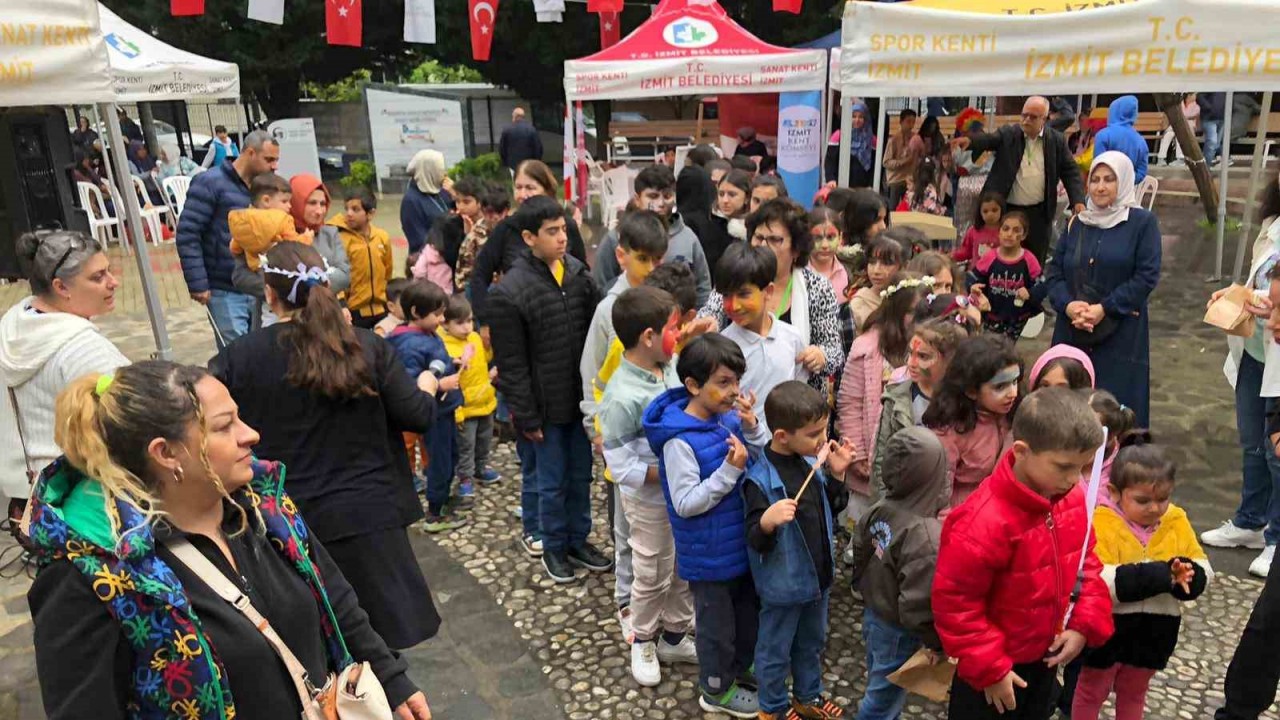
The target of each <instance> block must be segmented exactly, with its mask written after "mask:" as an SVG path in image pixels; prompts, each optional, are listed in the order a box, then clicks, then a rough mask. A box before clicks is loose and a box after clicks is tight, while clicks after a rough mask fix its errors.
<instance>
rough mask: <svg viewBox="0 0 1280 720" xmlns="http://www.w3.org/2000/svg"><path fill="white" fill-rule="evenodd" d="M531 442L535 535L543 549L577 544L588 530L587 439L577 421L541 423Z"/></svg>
mask: <svg viewBox="0 0 1280 720" xmlns="http://www.w3.org/2000/svg"><path fill="white" fill-rule="evenodd" d="M542 436H543V438H542V442H540V443H533V454H534V459H535V460H534V461H535V462H536V463H537V469H536V470H535V472H534V477H536V478H537V479H538V534H539V537H541V538H542V548H543V550H544V551H545V552H551V553H563V552H565V551H567V550H568V549H569V548H576V547H581V546H582V544H583V543H585V542H586V541H587V534H588V533H590V532H591V440H590V439H588V438H587V431H586V430H585V429H584V428H583V427H582V423H581V422H570V423H564V424H562V425H552V424H546V425H543V426H542Z"/></svg>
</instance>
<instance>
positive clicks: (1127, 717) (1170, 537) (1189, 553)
mask: <svg viewBox="0 0 1280 720" xmlns="http://www.w3.org/2000/svg"><path fill="white" fill-rule="evenodd" d="M1176 473H1177V466H1176V465H1175V464H1174V462H1173V461H1172V460H1170V459H1169V458H1168V456H1167V455H1166V454H1165V452H1164V449H1163V448H1161V447H1159V446H1157V445H1143V444H1136V445H1130V446H1128V447H1124V448H1121V450H1120V451H1119V452H1118V453H1116V458H1115V462H1114V463H1113V464H1112V466H1111V478H1110V482H1109V484H1108V488H1107V489H1108V492H1107V493H1105V494H1104V495H1103V496H1102V497H1101V502H1100V504H1099V506H1098V509H1097V510H1096V511H1095V512H1094V518H1093V530H1094V533H1095V536H1096V538H1097V544H1096V551H1097V553H1098V559H1099V560H1101V561H1102V565H1103V567H1102V578H1103V579H1104V580H1106V582H1107V585H1108V586H1109V587H1110V588H1111V600H1112V603H1113V608H1112V612H1113V613H1114V614H1115V627H1116V632H1115V635H1112V636H1111V639H1110V640H1108V641H1107V643H1106V644H1105V645H1103V646H1102V647H1100V648H1096V649H1094V650H1090V651H1089V652H1088V654H1086V655H1085V656H1084V668H1083V669H1082V670H1081V671H1080V681H1079V683H1078V684H1077V685H1076V692H1075V698H1074V700H1073V703H1072V707H1071V717H1072V718H1073V720H1097V718H1098V714H1099V712H1100V711H1101V710H1102V705H1103V703H1105V702H1106V701H1107V697H1108V696H1109V695H1110V694H1111V693H1112V691H1113V690H1114V691H1115V695H1116V702H1115V714H1116V720H1141V718H1142V716H1143V712H1144V709H1145V705H1146V698H1147V685H1148V684H1149V683H1150V682H1151V678H1152V677H1153V676H1154V675H1155V674H1156V672H1157V671H1159V670H1163V669H1164V667H1165V665H1166V664H1167V663H1168V662H1169V658H1170V656H1172V655H1173V648H1174V646H1175V645H1176V644H1177V642H1178V629H1179V628H1180V626H1181V624H1182V604H1183V603H1185V602H1188V601H1190V600H1195V599H1196V598H1197V597H1199V596H1200V594H1201V593H1203V592H1204V590H1205V587H1207V586H1208V584H1209V581H1210V580H1211V579H1212V578H1213V568H1212V567H1211V566H1210V565H1209V558H1208V557H1207V556H1206V555H1205V553H1204V550H1203V549H1202V548H1201V547H1200V543H1199V542H1197V541H1196V534H1195V531H1194V530H1192V528H1191V523H1190V522H1189V521H1188V520H1187V514H1186V512H1184V511H1183V510H1182V508H1180V507H1178V506H1177V505H1173V504H1172V503H1170V501H1169V498H1170V496H1171V495H1172V493H1173V484H1174V476H1175V474H1176Z"/></svg>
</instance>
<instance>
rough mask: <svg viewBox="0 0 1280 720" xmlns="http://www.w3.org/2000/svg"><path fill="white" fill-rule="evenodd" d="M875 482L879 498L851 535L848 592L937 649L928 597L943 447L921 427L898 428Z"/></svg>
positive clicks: (946, 492)
mask: <svg viewBox="0 0 1280 720" xmlns="http://www.w3.org/2000/svg"><path fill="white" fill-rule="evenodd" d="M882 477H883V479H884V484H885V497H884V498H882V499H881V500H879V501H878V502H876V503H875V504H874V505H872V506H871V509H870V510H868V511H867V514H866V515H864V516H863V518H862V521H861V522H860V523H859V524H858V529H857V532H856V534H855V535H854V548H853V563H854V570H853V573H854V575H853V577H854V585H855V587H857V588H858V589H859V590H861V591H862V596H863V599H864V602H865V603H866V606H867V608H869V609H871V610H873V611H874V612H875V613H876V614H877V615H879V616H880V617H881V618H882V619H883V620H884V621H885V622H888V623H892V624H893V625H896V626H897V627H899V628H902V629H903V630H905V631H907V632H908V633H910V634H911V635H913V636H915V637H916V638H918V639H919V640H920V641H921V642H923V643H924V644H925V645H926V646H928V647H930V648H935V649H937V648H940V647H941V646H942V643H941V641H939V639H938V633H937V631H936V630H935V629H934V627H933V609H932V607H931V605H930V595H931V591H932V588H933V573H934V570H935V567H936V565H937V561H938V547H939V544H940V541H941V537H942V522H941V521H940V520H938V513H939V512H941V511H942V509H943V508H945V507H947V505H948V504H949V503H950V502H951V486H950V483H948V482H947V454H946V451H945V450H944V449H943V447H942V442H941V441H940V440H938V437H937V436H936V435H934V434H933V432H932V431H930V430H927V429H925V428H920V427H908V428H903V429H902V430H901V431H900V432H898V433H897V434H895V435H894V436H893V437H892V438H890V439H889V442H888V447H886V448H885V453H884V473H883V476H882Z"/></svg>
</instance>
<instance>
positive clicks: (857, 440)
mask: <svg viewBox="0 0 1280 720" xmlns="http://www.w3.org/2000/svg"><path fill="white" fill-rule="evenodd" d="M892 279H893V284H892V285H889V286H888V287H886V288H885V289H884V291H883V292H884V294H885V295H884V300H883V304H882V305H880V307H878V308H876V310H875V312H873V313H872V314H871V317H869V318H868V319H867V323H866V327H865V328H864V330H863V333H862V334H861V335H859V336H858V339H857V340H854V341H853V345H852V346H851V347H850V348H849V358H848V360H847V361H846V362H845V365H844V372H843V373H842V374H841V377H840V385H839V390H838V391H837V392H836V429H837V430H838V431H839V435H840V437H841V438H847V439H848V440H850V441H852V442H853V445H854V447H855V448H857V450H858V456H857V459H856V460H855V461H854V463H853V467H852V468H850V469H849V472H848V473H847V474H846V476H845V478H846V481H847V482H848V483H849V489H850V490H852V491H853V492H852V493H851V494H850V496H849V509H848V512H847V514H848V516H849V517H850V518H851V519H852V520H853V521H854V522H857V521H858V519H859V518H861V517H862V513H863V512H865V511H866V509H867V507H868V506H869V505H870V504H871V503H870V496H871V486H870V481H871V459H872V458H873V457H875V440H876V434H877V431H878V429H879V427H880V413H881V398H882V396H883V394H884V386H885V383H887V382H889V381H890V379H892V378H893V373H894V371H895V370H896V369H898V368H901V367H902V366H904V365H906V364H907V349H908V345H909V344H910V342H911V327H912V323H913V320H914V313H915V308H916V305H917V304H918V303H919V302H920V301H921V300H922V299H923V298H924V297H925V296H927V295H928V294H929V293H930V292H932V291H933V287H932V286H931V285H930V284H929V282H928V281H927V280H926V279H925V278H922V277H920V276H919V275H917V274H916V273H911V272H900V273H898V274H896V275H894V276H893V278H892Z"/></svg>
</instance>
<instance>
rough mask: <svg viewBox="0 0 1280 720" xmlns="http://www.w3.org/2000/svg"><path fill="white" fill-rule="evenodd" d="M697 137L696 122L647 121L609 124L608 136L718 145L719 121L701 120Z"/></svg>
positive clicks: (681, 143)
mask: <svg viewBox="0 0 1280 720" xmlns="http://www.w3.org/2000/svg"><path fill="white" fill-rule="evenodd" d="M697 135H698V121H697V120H649V121H646V122H611V123H609V136H610V137H618V136H622V137H625V138H627V139H628V140H635V139H637V138H660V139H670V140H673V141H674V140H680V141H682V142H680V143H674V142H673V143H672V144H680V145H684V144H687V143H689V142H694V143H695V144H696V143H704V142H706V143H712V144H719V143H720V121H719V120H703V121H702V135H701V136H700V137H696V136H697Z"/></svg>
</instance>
